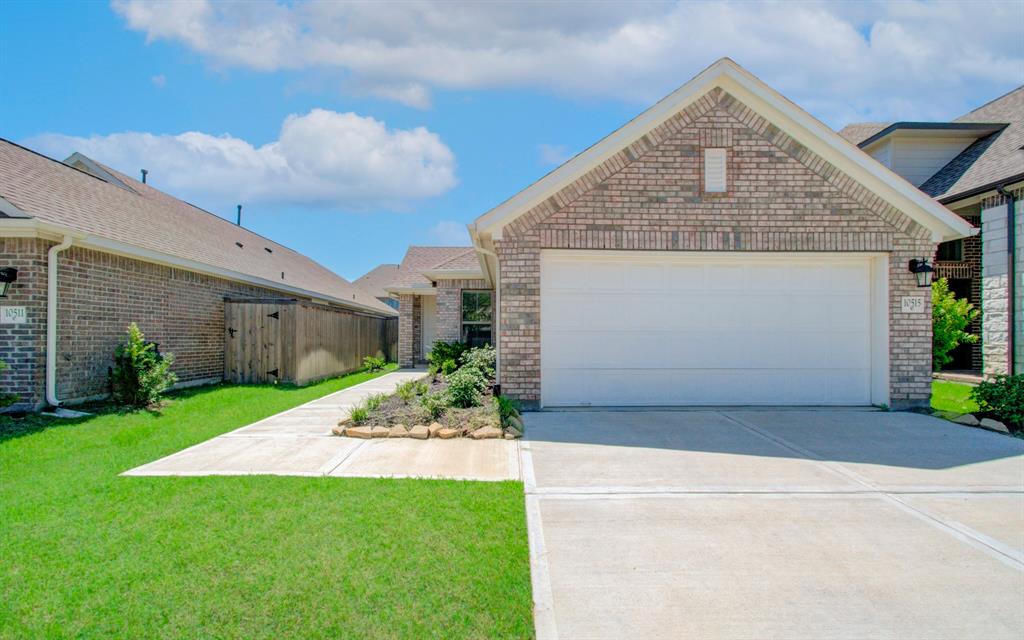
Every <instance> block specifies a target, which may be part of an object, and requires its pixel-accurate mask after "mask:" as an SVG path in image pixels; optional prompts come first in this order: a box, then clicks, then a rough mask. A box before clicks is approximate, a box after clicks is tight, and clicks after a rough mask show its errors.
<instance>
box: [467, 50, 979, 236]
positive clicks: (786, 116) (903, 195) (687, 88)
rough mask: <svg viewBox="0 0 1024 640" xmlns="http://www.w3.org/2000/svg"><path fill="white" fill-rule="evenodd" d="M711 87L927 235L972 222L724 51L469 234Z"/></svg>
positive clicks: (508, 217) (490, 226)
mask: <svg viewBox="0 0 1024 640" xmlns="http://www.w3.org/2000/svg"><path fill="white" fill-rule="evenodd" d="M715 87H721V88H722V89H723V90H725V91H727V92H728V93H730V94H732V95H733V96H734V97H736V98H737V99H738V100H740V101H741V102H742V103H743V104H745V105H746V106H748V107H750V108H751V109H752V110H754V111H756V112H757V113H758V114H760V115H761V116H762V117H764V118H765V119H766V120H768V121H769V122H771V123H772V124H774V125H775V126H777V127H779V129H781V130H783V131H784V132H786V133H787V134H788V135H789V136H791V137H792V138H793V139H794V140H796V141H797V142H799V143H800V144H802V145H804V146H805V147H807V148H808V149H810V150H811V151H813V152H814V153H816V154H818V155H819V156H821V157H822V158H824V159H826V160H828V161H829V162H831V163H832V164H834V165H835V166H836V167H837V168H838V169H839V170H841V171H843V172H844V173H846V174H847V175H849V176H850V177H851V178H853V179H854V180H857V181H858V182H860V183H861V184H863V185H864V186H865V187H867V188H868V189H871V190H872V191H873V192H874V193H876V194H878V196H879V197H881V198H883V199H884V200H886V201H887V202H889V203H890V204H892V205H893V206H894V207H896V208H897V209H899V210H900V211H902V212H904V213H905V214H906V215H908V216H909V217H910V218H911V219H913V220H914V221H916V222H917V223H919V224H921V225H922V226H924V227H925V228H927V229H929V230H931V232H932V239H933V240H934V241H936V242H938V241H941V240H952V239H956V238H960V237H964V236H968V235H971V233H972V227H971V225H969V224H968V223H967V222H966V221H964V220H963V218H961V217H960V216H958V215H956V214H955V213H953V212H952V211H950V210H948V209H946V208H945V207H944V206H942V205H941V204H939V203H938V202H936V201H934V200H932V199H931V198H930V197H928V196H927V195H925V194H924V193H922V192H921V191H920V190H919V189H918V188H917V187H915V186H913V185H912V184H910V183H909V182H907V181H906V180H904V179H903V178H901V177H900V176H898V175H896V174H895V173H893V172H892V171H890V170H889V169H887V168H885V167H884V166H883V165H882V164H881V163H879V162H878V161H876V160H875V159H873V158H871V157H870V156H868V155H867V154H866V153H864V152H863V151H861V150H860V149H858V148H857V147H856V146H854V145H852V144H850V143H849V142H847V141H846V140H845V139H844V138H842V137H841V136H840V135H839V134H838V133H836V132H835V131H832V129H830V128H828V127H827V126H825V125H824V124H823V123H822V122H820V121H819V120H817V119H816V118H814V117H813V116H812V115H810V114H809V113H807V112H806V111H804V110H803V109H801V108H800V107H798V106H796V105H795V104H794V103H792V102H790V101H789V100H787V99H786V98H785V97H783V96H782V95H781V94H779V93H778V92H777V91H775V90H774V89H772V88H771V87H769V86H768V85H766V84H765V83H764V82H762V81H761V80H759V79H758V78H756V77H755V76H754V75H753V74H751V73H750V72H748V71H747V70H745V69H744V68H742V67H741V66H739V65H738V64H736V63H735V62H733V61H732V60H730V59H729V58H722V59H720V60H719V61H718V62H715V63H714V64H713V65H711V66H710V67H708V68H707V69H705V70H704V71H702V72H701V73H700V74H698V75H697V77H695V78H694V79H693V80H690V81H689V82H687V83H686V84H684V85H683V86H682V87H680V88H678V89H676V90H675V91H674V92H672V93H671V94H669V95H668V96H667V97H665V98H663V99H661V100H660V101H658V103H657V104H655V105H654V106H653V107H651V108H650V109H648V110H647V111H644V112H643V113H641V114H640V115H639V116H637V117H636V118H634V119H633V120H631V121H630V122H628V123H627V124H626V125H624V126H623V127H621V128H620V129H618V130H617V131H615V132H613V133H611V134H609V135H608V136H606V137H605V138H603V139H602V140H600V141H599V142H598V143H596V144H595V145H593V146H591V147H590V148H589V149H587V150H586V151H584V152H582V153H580V154H579V155H577V156H576V157H574V158H572V159H571V160H569V161H568V162H566V163H565V164H563V165H562V166H560V167H558V168H557V169H555V170H554V171H552V172H551V173H549V174H547V175H546V176H544V177H543V178H541V179H540V180H538V181H537V182H535V183H533V184H532V185H530V186H529V187H527V188H526V189H524V190H522V191H520V192H519V193H517V194H516V195H514V196H512V197H511V198H509V199H508V200H506V201H505V202H503V203H501V204H500V205H498V206H497V207H495V208H494V209H491V210H490V211H488V212H487V213H485V214H483V215H481V216H480V217H479V218H477V219H476V221H475V222H474V224H473V227H474V231H475V233H471V234H470V235H471V236H472V237H473V238H474V239H475V240H479V237H478V234H485V235H489V236H491V237H493V238H500V237H501V230H502V228H503V227H504V226H505V225H507V224H509V223H510V222H512V221H513V220H515V219H516V218H518V217H519V216H521V215H523V214H524V213H526V212H527V211H529V210H530V209H532V208H533V207H535V206H537V205H538V204H540V203H542V202H544V201H545V200H547V199H548V198H550V197H551V196H553V195H554V194H556V193H558V191H560V190H561V189H563V188H565V187H566V186H568V185H569V184H572V183H573V182H575V181H576V180H578V179H579V178H580V177H582V176H583V175H584V174H586V173H587V172H588V171H590V170H591V169H593V168H594V167H596V166H598V165H600V164H601V163H602V162H604V161H605V160H607V159H608V158H610V157H611V156H613V155H614V154H616V153H618V152H619V151H620V150H622V149H624V148H625V147H627V146H629V145H630V144H632V143H633V142H635V141H636V140H637V139H639V138H640V137H642V136H643V135H645V134H646V133H647V132H649V131H650V130H652V129H654V128H655V127H657V126H658V125H660V124H662V123H663V122H665V121H666V120H668V119H669V118H671V117H672V116H673V115H675V114H676V113H678V112H679V111H681V110H683V109H684V108H686V107H687V106H688V105H690V104H691V103H693V102H695V101H696V100H698V99H699V98H700V97H701V96H703V95H704V94H706V93H707V92H708V91H710V90H711V89H713V88H715ZM478 246H479V245H478Z"/></svg>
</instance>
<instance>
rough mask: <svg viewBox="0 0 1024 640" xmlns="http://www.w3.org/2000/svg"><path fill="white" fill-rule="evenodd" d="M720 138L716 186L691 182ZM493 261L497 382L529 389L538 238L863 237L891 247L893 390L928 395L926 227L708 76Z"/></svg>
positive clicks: (775, 246)
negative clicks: (721, 176) (723, 172)
mask: <svg viewBox="0 0 1024 640" xmlns="http://www.w3.org/2000/svg"><path fill="white" fill-rule="evenodd" d="M707 146H715V147H726V148H727V155H728V172H729V176H728V189H729V191H728V192H727V193H724V194H722V193H716V194H705V193H703V192H702V175H703V167H702V162H703V148H705V147H707ZM495 246H496V249H497V252H498V255H499V260H500V264H501V301H500V304H501V314H500V322H501V326H500V344H501V383H502V389H503V391H504V392H505V393H507V394H509V395H511V396H513V397H516V398H518V399H519V400H520V401H522V402H523V403H524V404H525V405H527V406H530V405H534V406H535V405H536V404H537V403H538V402H539V400H540V252H541V250H542V249H548V248H551V249H608V250H616V249H621V250H651V251H865V252H867V251H871V252H886V253H888V254H889V256H890V260H889V264H890V267H889V269H890V278H889V283H890V287H889V295H890V307H889V308H890V314H889V322H890V396H891V400H890V402H891V404H892V405H893V406H909V405H921V404H926V403H927V401H928V398H929V396H930V392H931V322H930V318H931V307H930V305H931V299H930V296H929V295H927V292H925V295H924V298H925V301H926V302H925V304H926V308H925V312H924V313H919V314H902V313H900V298H901V297H902V296H905V295H922V293H921V291H922V290H920V289H918V288H917V286H916V279H915V277H914V275H913V274H911V273H909V272H908V270H907V263H908V261H909V260H910V259H911V258H914V257H922V256H932V255H933V254H934V251H935V245H934V244H933V243H932V242H931V240H930V233H929V232H928V231H927V230H926V229H924V228H923V227H921V226H920V225H918V224H916V223H915V222H913V221H912V220H911V219H910V218H909V217H907V216H906V215H904V214H903V213H901V212H900V211H898V210H896V209H895V208H893V207H892V206H890V205H888V204H887V203H885V202H884V201H882V200H881V199H880V198H879V197H878V196H876V195H875V194H874V193H872V192H870V191H869V190H867V189H866V188H864V187H863V186H861V185H860V184H858V183H856V182H855V181H853V180H852V179H851V178H849V177H848V176H846V175H845V174H843V173H842V172H840V171H839V170H838V169H837V168H836V167H834V166H833V165H831V164H830V163H828V162H826V161H825V160H823V159H822V158H820V157H819V156H817V155H816V154H814V153H812V152H811V151H810V150H808V149H807V148H806V147H804V146H803V145H801V144H799V143H798V142H796V141H795V140H793V139H792V138H790V137H789V136H788V135H786V134H785V133H784V132H782V131H781V130H779V129H778V128H777V127H775V126H773V125H772V124H770V123H769V122H767V121H766V120H764V119H763V118H762V117H760V116H759V115H758V114H756V113H754V112H753V111H752V110H750V109H749V108H747V107H746V106H745V105H743V104H742V103H741V102H739V101H738V100H736V99H735V98H734V97H732V96H731V95H729V94H728V93H725V92H723V91H721V90H720V89H714V90H713V91H711V92H709V93H708V94H706V95H705V96H703V97H702V98H701V99H699V100H698V101H696V102H695V103H693V104H692V105H691V106H689V107H687V108H686V109H684V110H683V111H681V112H680V113H679V114H676V115H675V116H673V117H672V118H670V119H669V120H667V121H666V122H664V123H663V124H661V125H659V126H658V127H656V128H655V129H653V130H652V131H650V132H648V133H647V134H646V135H644V136H643V137H642V138H640V139H639V140H637V141H636V142H635V143H633V144H632V145H630V146H629V147H627V148H626V149H623V150H622V151H620V152H619V153H617V154H615V155H614V156H612V157H610V158H608V159H607V160H605V161H604V162H603V163H602V164H601V165H599V166H597V167H595V168H594V169H592V170H591V171H590V172H589V173H587V174H586V175H584V176H583V177H581V178H580V179H578V180H577V181H576V182H574V183H573V184H571V185H569V186H567V187H566V188H564V189H562V190H561V191H560V192H559V193H557V194H555V195H554V196H552V197H551V198H549V199H548V200H547V201H545V202H543V203H541V204H539V205H538V206H536V207H534V208H533V209H531V210H530V211H528V212H526V213H525V214H524V215H522V216H521V217H519V218H517V219H516V220H515V221H513V222H512V223H510V224H509V225H507V226H506V227H505V229H504V231H503V237H502V239H500V240H496V242H495Z"/></svg>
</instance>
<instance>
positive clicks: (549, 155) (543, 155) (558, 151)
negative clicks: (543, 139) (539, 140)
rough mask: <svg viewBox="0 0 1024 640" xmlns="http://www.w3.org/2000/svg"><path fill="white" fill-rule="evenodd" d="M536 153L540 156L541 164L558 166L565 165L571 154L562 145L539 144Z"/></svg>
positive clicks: (567, 148)
mask: <svg viewBox="0 0 1024 640" xmlns="http://www.w3.org/2000/svg"><path fill="white" fill-rule="evenodd" d="M537 152H538V153H539V154H540V161H541V163H542V164H548V165H553V166H558V165H561V164H565V163H566V162H567V161H568V160H569V158H571V157H572V156H573V153H572V152H571V151H569V147H567V146H565V145H564V144H539V145H537Z"/></svg>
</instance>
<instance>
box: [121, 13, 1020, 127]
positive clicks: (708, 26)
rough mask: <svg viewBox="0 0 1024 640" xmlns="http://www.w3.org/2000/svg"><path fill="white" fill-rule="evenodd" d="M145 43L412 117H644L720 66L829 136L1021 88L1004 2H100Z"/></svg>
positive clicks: (943, 113)
mask: <svg viewBox="0 0 1024 640" xmlns="http://www.w3.org/2000/svg"><path fill="white" fill-rule="evenodd" d="M113 7H114V10H115V11H116V12H117V13H119V14H120V15H121V16H122V17H123V18H124V20H125V22H126V23H127V25H128V26H129V27H130V28H132V29H136V30H139V31H142V32H144V33H145V34H146V35H147V37H148V39H149V40H158V39H165V40H174V41H178V42H180V43H182V44H184V45H185V46H187V47H189V48H191V49H193V50H195V51H197V52H199V53H201V54H203V55H204V56H206V57H207V59H208V60H210V61H211V62H212V63H213V64H215V65H217V66H222V67H228V66H242V67H248V68H252V69H257V70H276V69H314V68H315V69H328V70H331V69H333V70H336V71H337V72H338V73H339V76H343V77H345V78H346V81H347V82H350V83H351V86H352V87H353V88H354V89H356V90H359V91H363V92H368V93H372V94H375V95H378V96H381V97H385V98H388V99H392V100H397V101H399V102H402V103H404V104H407V105H411V106H416V107H420V108H423V107H426V106H428V105H429V104H430V91H431V90H432V89H436V88H441V89H486V88H539V89H543V90H548V91H551V92H554V93H558V94H566V95H572V96H583V97H598V98H607V97H611V98H616V99H625V100H631V101H637V102H641V103H649V102H651V101H653V100H656V99H657V98H659V97H661V96H663V95H665V94H666V93H668V92H669V91H671V90H672V89H673V88H675V87H676V86H678V85H679V84H682V83H683V82H685V81H686V80H687V79H689V78H690V77H692V76H693V75H694V74H695V73H696V72H698V71H699V70H700V69H702V68H704V67H706V66H707V65H708V64H710V63H711V62H713V61H714V60H715V59H716V58H718V57H721V56H725V55H727V56H730V57H732V58H734V59H735V60H737V62H739V63H740V64H743V65H745V66H747V67H748V68H750V69H751V70H752V71H754V72H755V73H757V74H758V75H760V76H761V77H763V78H764V79H765V80H766V81H768V82H769V83H770V84H772V85H773V86H775V87H776V88H778V89H780V90H781V91H782V92H783V93H785V94H786V95H787V96H789V97H791V98H792V99H794V100H796V101H797V102H799V103H800V104H801V105H803V106H805V107H808V108H810V109H811V110H812V111H814V112H815V113H816V114H817V115H819V116H821V117H824V118H825V119H826V120H828V121H830V122H831V123H833V124H838V123H841V122H842V121H844V120H847V119H864V118H877V119H891V118H895V117H899V118H929V117H948V116H950V115H954V114H957V113H959V112H961V111H963V110H964V108H965V107H966V106H969V105H971V104H974V103H976V102H977V101H978V97H977V96H973V95H971V93H970V92H971V90H980V91H982V92H983V93H984V94H985V96H987V97H991V96H992V95H993V92H995V91H999V90H1006V89H1009V88H1012V87H1013V86H1014V85H1015V84H1019V83H1020V82H1021V81H1022V80H1024V47H1022V46H1021V40H1020V37H1019V25H1020V23H1021V19H1022V17H1024V16H1022V9H1021V5H1020V4H1019V3H1013V2H998V1H996V2H986V3H982V2H963V3H954V2H914V1H905V2H872V3H827V2H817V3H816V2H803V3H785V2H764V3H753V2H742V1H738V0H737V1H725V2H680V3H662V2H652V3H646V2H644V3H641V2H636V3H626V2H623V3H582V2H581V3H546V4H544V5H543V6H541V5H538V4H534V3H480V2H466V3H450V2H405V3H386V4H382V3H321V2H293V3H287V4H274V3H271V4H268V3H217V4H213V3H210V2H208V1H205V0H203V1H198V0H197V1H196V2H189V3H164V2H152V1H149V0H114V2H113Z"/></svg>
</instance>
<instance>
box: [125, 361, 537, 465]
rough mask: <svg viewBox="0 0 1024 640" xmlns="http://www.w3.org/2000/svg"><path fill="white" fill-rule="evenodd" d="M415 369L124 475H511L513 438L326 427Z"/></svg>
mask: <svg viewBox="0 0 1024 640" xmlns="http://www.w3.org/2000/svg"><path fill="white" fill-rule="evenodd" d="M424 375H425V373H424V372H423V371H422V370H401V371H396V372H393V373H388V374H385V375H383V376H381V377H379V378H374V379H373V380H369V381H367V382H364V383H362V384H358V385H355V386H353V387H349V388H347V389H343V390H341V391H337V392H335V393H332V394H330V395H326V396H324V397H322V398H318V399H316V400H313V401H312V402H307V403H306V404H304V405H300V406H298V407H295V408H293V409H289V410H288V411H284V412H282V413H279V414H277V415H273V416H270V417H269V418H265V419H263V420H260V421H259V422H255V423H253V424H250V425H248V426H245V427H242V428H240V429H236V430H234V431H231V432H229V433H225V434H223V435H220V436H217V437H216V438H212V439H210V440H207V441H206V442H201V443H199V444H197V445H195V446H192V447H189V448H188V449H183V450H182V451H179V452H178V453H175V454H172V455H169V456H167V457H166V458H161V459H159V460H156V461H154V462H150V463H148V464H144V465H142V466H141V467H136V468H135V469H131V470H130V471H126V472H125V473H124V474H122V475H126V476H211V475H259V474H264V475H286V476H337V477H374V478H380V477H391V478H400V477H402V478H411V477H416V478H445V479H459V480H517V479H519V477H520V473H519V459H518V442H515V441H512V442H510V441H506V440H487V441H475V440H472V441H471V440H463V439H458V440H428V441H420V440H408V439H404V438H403V439H394V440H386V439H381V440H358V439H354V438H339V437H338V436H334V435H332V434H331V428H332V427H333V426H335V425H336V424H338V420H340V419H341V418H342V417H343V416H345V415H347V414H348V412H349V411H350V410H351V409H352V407H354V406H355V405H357V404H359V403H361V402H362V401H363V400H365V399H366V398H367V397H368V396H371V395H374V394H379V393H392V392H393V391H394V390H395V387H397V386H398V385H399V384H401V383H403V382H405V381H407V380H418V379H420V378H422V377H423V376H424Z"/></svg>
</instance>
